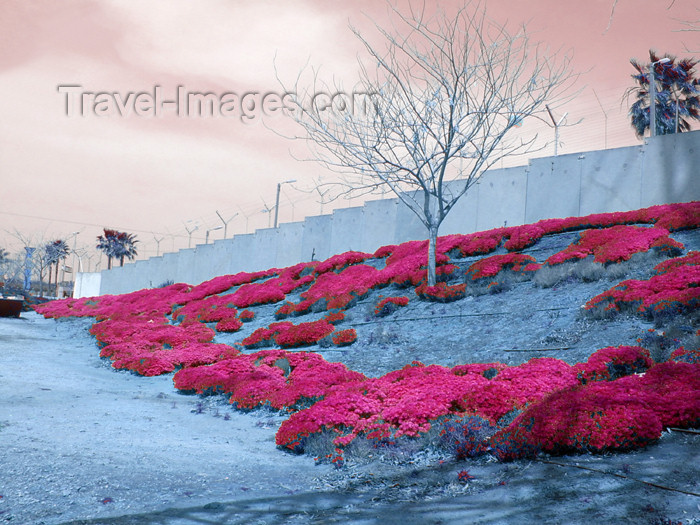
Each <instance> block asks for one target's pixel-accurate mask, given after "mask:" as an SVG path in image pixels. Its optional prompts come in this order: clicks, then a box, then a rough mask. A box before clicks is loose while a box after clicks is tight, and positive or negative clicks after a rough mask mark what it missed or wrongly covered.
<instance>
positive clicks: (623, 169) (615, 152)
mask: <svg viewBox="0 0 700 525" xmlns="http://www.w3.org/2000/svg"><path fill="white" fill-rule="evenodd" d="M581 156H583V157H585V158H584V159H581V161H580V162H581V167H582V170H581V210H580V211H581V215H589V214H591V213H603V212H606V211H610V210H616V211H628V210H635V209H638V208H641V207H642V206H641V194H640V187H641V186H640V184H641V177H642V164H643V157H642V148H641V147H630V148H615V149H609V150H605V151H597V152H595V154H584V155H581Z"/></svg>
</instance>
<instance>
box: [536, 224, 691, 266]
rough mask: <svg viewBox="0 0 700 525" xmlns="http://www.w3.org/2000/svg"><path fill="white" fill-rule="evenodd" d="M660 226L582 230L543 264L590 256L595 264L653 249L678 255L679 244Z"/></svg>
mask: <svg viewBox="0 0 700 525" xmlns="http://www.w3.org/2000/svg"><path fill="white" fill-rule="evenodd" d="M668 234H669V231H668V230H666V229H664V228H658V227H654V228H640V227H638V226H623V225H620V226H612V227H610V228H604V229H600V230H586V231H584V232H583V233H581V240H579V241H578V242H576V243H574V244H571V245H569V246H568V247H567V248H566V249H565V250H563V251H561V252H559V253H555V254H554V255H552V256H551V257H550V258H549V259H547V264H561V263H563V262H565V261H570V260H572V259H585V258H586V257H588V256H589V255H593V260H594V261H595V262H599V263H610V262H621V261H627V260H629V258H630V257H631V256H632V255H633V254H635V253H639V252H646V251H649V250H650V249H651V248H655V249H657V250H659V251H664V252H668V253H669V254H676V255H678V254H679V253H680V251H681V250H682V249H683V245H682V244H681V243H679V242H676V241H674V240H673V239H671V238H670V237H669V236H668Z"/></svg>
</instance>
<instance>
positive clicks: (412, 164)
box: [288, 3, 574, 285]
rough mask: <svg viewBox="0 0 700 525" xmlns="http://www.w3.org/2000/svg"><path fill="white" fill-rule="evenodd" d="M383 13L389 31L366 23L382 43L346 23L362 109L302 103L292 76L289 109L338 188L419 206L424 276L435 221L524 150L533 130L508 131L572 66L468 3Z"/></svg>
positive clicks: (558, 88)
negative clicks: (354, 46)
mask: <svg viewBox="0 0 700 525" xmlns="http://www.w3.org/2000/svg"><path fill="white" fill-rule="evenodd" d="M390 14H391V16H392V28H391V30H387V29H384V28H382V27H380V26H378V25H377V26H376V28H377V30H378V31H379V36H380V37H381V38H382V40H383V42H384V43H385V47H379V46H377V45H375V44H373V43H371V42H370V40H369V39H368V38H366V37H365V36H363V35H362V34H361V33H360V31H359V30H357V29H355V28H352V27H351V30H352V32H353V33H354V34H355V36H356V37H357V38H358V39H359V40H360V42H361V43H362V44H363V45H364V48H365V50H366V51H367V53H368V60H365V61H364V62H363V61H362V60H360V71H359V76H360V84H361V92H363V93H367V94H370V95H371V101H372V105H371V106H370V107H369V111H365V112H363V113H362V114H357V113H360V112H358V111H357V108H354V109H355V111H354V113H353V112H349V111H347V109H348V107H349V105H348V101H347V100H343V99H342V97H335V98H334V100H333V104H332V105H330V106H329V107H320V106H319V105H318V104H316V105H312V106H310V107H307V106H306V105H305V103H304V101H305V100H308V99H310V98H311V97H310V94H311V93H310V91H309V90H308V89H307V90H306V91H305V93H304V94H302V95H300V92H299V90H298V88H299V84H300V80H299V79H300V78H301V74H300V77H298V78H297V81H296V84H295V86H293V87H294V88H297V89H294V90H292V91H293V92H295V93H296V97H295V100H296V104H297V106H296V107H295V111H294V112H293V116H294V118H295V120H296V121H297V123H298V124H300V125H301V127H302V128H303V130H304V132H305V133H303V135H302V136H301V137H296V138H301V139H303V140H304V141H306V143H307V144H309V146H310V148H311V151H312V155H311V156H312V160H315V161H318V162H320V163H322V164H323V165H325V166H326V167H327V168H329V169H331V170H335V171H338V172H341V173H343V174H344V175H343V177H342V178H341V179H340V184H341V185H342V188H343V191H342V192H340V193H341V194H345V195H347V194H348V193H354V194H358V193H359V194H361V193H368V192H372V191H374V190H378V189H382V188H384V189H385V188H387V187H388V188H389V189H390V190H391V191H392V192H393V193H394V194H396V195H397V196H398V198H399V199H400V201H401V202H402V203H403V204H404V205H406V206H407V207H408V208H409V209H410V210H411V211H413V212H414V213H415V214H416V215H417V216H418V218H419V219H420V221H421V222H422V223H423V225H424V226H425V227H426V229H427V231H428V239H429V243H428V246H429V248H428V284H430V285H434V284H435V282H436V272H435V248H436V239H437V235H438V230H439V227H440V224H441V223H442V222H443V221H444V219H445V217H446V216H447V215H448V213H449V212H450V210H452V209H453V207H454V206H455V204H456V203H457V201H458V200H459V199H460V198H461V197H462V196H463V195H464V194H465V193H466V192H467V190H468V189H469V188H470V187H471V186H472V185H473V184H474V183H475V182H476V181H477V180H478V178H479V176H480V175H481V174H482V173H483V172H484V171H486V170H487V169H488V168H489V167H490V166H491V165H493V164H494V163H496V162H498V161H499V160H501V159H502V158H504V157H508V156H512V155H518V154H524V153H528V152H531V151H533V149H534V148H535V138H536V137H531V138H528V139H523V138H522V137H519V136H517V134H516V133H513V131H514V129H515V128H517V127H519V126H520V125H521V123H522V122H523V120H524V119H527V118H529V117H533V116H537V115H539V114H544V112H545V111H546V108H545V104H546V103H548V104H549V105H550V106H551V107H554V105H555V103H556V100H557V98H558V97H559V96H560V95H561V94H562V93H563V92H564V91H565V90H566V88H568V87H569V84H570V81H572V80H573V79H574V75H572V73H571V71H570V68H569V63H570V61H569V58H568V57H566V56H563V57H561V58H558V57H557V54H556V53H555V54H550V53H548V52H547V50H545V49H542V48H540V47H539V45H537V44H533V43H531V41H530V40H529V37H528V35H527V33H526V31H525V28H524V27H522V28H520V29H519V30H517V32H514V33H511V32H509V31H508V30H507V29H506V27H505V26H503V25H500V24H497V23H495V22H493V21H491V20H490V19H489V18H488V17H487V15H486V12H485V9H483V8H482V6H481V4H478V3H477V4H471V3H468V4H466V5H465V6H464V7H462V8H461V9H459V10H458V12H457V13H456V14H455V13H450V14H448V13H446V12H445V11H443V10H441V9H439V8H438V9H436V10H435V12H434V13H432V14H428V13H427V12H426V7H425V6H423V8H422V9H414V8H412V7H411V8H410V13H408V14H403V13H401V12H400V11H399V10H398V9H396V8H394V7H391V11H390ZM316 84H318V82H316ZM321 87H325V88H327V86H321ZM334 89H335V90H334V91H331V92H342V90H341V89H338V88H337V87H336V86H334ZM288 91H289V90H288ZM313 92H314V93H318V92H319V86H318V85H314V86H313ZM350 102H352V101H350ZM340 110H344V111H340Z"/></svg>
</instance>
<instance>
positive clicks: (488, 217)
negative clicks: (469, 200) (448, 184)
mask: <svg viewBox="0 0 700 525" xmlns="http://www.w3.org/2000/svg"><path fill="white" fill-rule="evenodd" d="M477 188H478V192H479V205H480V206H479V209H478V211H477V216H476V227H475V229H474V231H482V230H490V229H492V228H500V227H502V226H504V225H506V226H518V225H520V224H524V223H525V195H526V191H527V170H526V168H525V167H524V166H521V167H517V168H506V169H498V170H493V171H488V172H486V173H485V174H484V175H483V177H482V178H481V180H480V181H479V185H478V186H477Z"/></svg>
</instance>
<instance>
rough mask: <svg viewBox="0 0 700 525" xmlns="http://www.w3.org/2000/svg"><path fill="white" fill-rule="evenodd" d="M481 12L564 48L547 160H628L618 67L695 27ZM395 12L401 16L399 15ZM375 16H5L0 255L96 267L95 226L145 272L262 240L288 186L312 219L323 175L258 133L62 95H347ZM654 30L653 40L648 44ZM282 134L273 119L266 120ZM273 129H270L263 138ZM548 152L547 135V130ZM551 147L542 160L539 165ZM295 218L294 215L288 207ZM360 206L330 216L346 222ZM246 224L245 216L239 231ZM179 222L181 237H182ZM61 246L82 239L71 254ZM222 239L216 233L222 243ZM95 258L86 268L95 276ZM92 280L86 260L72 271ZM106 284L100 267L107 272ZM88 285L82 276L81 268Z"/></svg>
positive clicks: (493, 5)
mask: <svg viewBox="0 0 700 525" xmlns="http://www.w3.org/2000/svg"><path fill="white" fill-rule="evenodd" d="M613 1H614V0H588V1H586V2H574V1H563V0H527V1H525V0H488V1H487V2H484V3H485V4H487V6H488V10H489V13H490V14H491V16H493V17H494V18H495V19H497V20H502V21H505V20H506V19H507V20H508V22H509V23H512V24H515V23H523V22H527V24H528V30H529V31H530V32H531V33H532V36H533V39H534V40H541V41H543V42H544V43H546V44H547V45H549V46H550V47H551V48H554V49H558V48H564V49H570V50H572V51H573V55H574V66H575V68H576V70H577V71H578V72H580V73H581V77H580V79H579V82H578V84H577V87H578V88H579V89H581V93H580V95H579V96H577V97H576V99H575V100H573V101H571V102H570V103H569V104H568V105H567V106H566V107H563V108H561V110H560V112H559V115H558V116H561V115H563V113H564V112H568V118H567V122H569V123H573V122H576V121H578V120H580V119H583V120H582V122H581V123H580V124H578V125H577V126H572V127H567V128H564V129H563V130H562V132H561V140H562V142H563V145H562V146H560V153H574V152H577V151H586V150H592V149H600V148H603V147H604V145H605V140H606V138H605V117H604V113H603V110H602V109H601V107H600V106H599V105H598V102H597V101H596V98H595V96H594V94H593V89H595V91H596V93H597V94H598V97H599V98H600V101H601V103H602V105H603V108H604V110H605V111H606V112H607V114H608V119H607V125H608V131H607V145H608V147H619V146H626V145H632V144H638V143H639V141H638V140H637V139H636V138H635V136H634V133H633V131H632V129H631V127H630V126H629V123H628V118H627V104H626V103H623V101H622V97H623V94H624V92H625V90H626V89H627V88H628V87H630V85H631V82H630V75H631V73H632V68H631V66H630V65H629V59H630V58H631V57H637V58H639V59H642V60H644V59H645V58H646V57H647V56H648V50H649V48H655V49H657V50H658V51H660V52H662V53H666V52H667V53H672V54H676V55H678V56H689V55H690V53H688V52H687V51H686V47H689V48H694V49H695V50H698V49H700V36H699V35H700V34H699V33H688V32H678V30H679V29H681V28H682V27H683V25H682V23H681V22H680V21H679V20H697V19H698V18H700V13H699V12H698V11H697V10H696V7H695V5H696V2H695V1H694V0H675V1H673V0H619V1H618V5H617V7H616V10H615V16H614V18H613V20H612V24H611V26H610V28H609V29H608V30H607V31H606V28H607V26H608V21H609V18H610V11H611V8H612V5H613ZM403 3H405V2H402V3H401V4H400V5H402V4H403ZM385 16H386V7H385V5H384V4H383V3H382V2H370V1H367V0H365V1H362V2H339V1H328V0H316V1H311V0H307V1H291V2H282V1H277V2H275V1H271V0H261V1H260V0H259V1H255V2H246V3H244V2H242V1H234V0H228V1H226V0H201V1H198V2H192V1H190V0H168V1H165V0H162V1H154V0H145V1H140V2H123V1H118V0H111V1H109V0H107V1H106V0H102V1H97V0H64V1H62V2H55V1H53V0H23V1H19V0H13V1H8V2H2V3H1V4H0V76H1V78H0V114H1V115H2V118H1V119H0V183H1V185H0V188H2V200H1V201H0V202H2V204H0V247H4V248H6V249H8V250H9V251H10V252H15V251H17V250H21V246H22V245H21V243H20V242H18V241H17V240H16V239H15V238H14V237H13V236H12V235H10V234H8V233H7V232H13V231H15V230H17V231H19V232H21V233H22V235H23V236H25V237H27V238H32V239H34V240H35V242H38V241H39V240H43V241H49V240H53V239H56V238H64V239H66V238H69V244H70V245H71V246H72V245H73V242H75V244H76V246H77V247H78V248H81V247H82V248H85V249H86V250H88V252H89V254H94V253H95V250H94V244H95V237H96V236H97V235H98V234H99V233H101V229H102V227H108V228H116V229H119V230H122V231H128V232H133V233H136V234H137V236H138V238H139V239H140V241H141V242H140V244H139V245H138V248H139V252H140V256H141V257H140V258H142V257H148V256H152V255H155V254H156V249H157V244H156V241H155V239H163V240H162V241H161V242H160V252H161V253H163V252H164V251H172V250H173V249H177V248H182V247H186V246H187V242H188V240H187V232H186V230H185V224H187V225H188V227H190V228H192V227H193V226H195V225H197V226H198V230H197V231H195V233H194V234H193V245H194V244H195V243H201V242H203V241H204V237H205V231H206V230H207V229H210V228H214V227H216V226H219V225H221V224H222V223H221V221H220V220H219V218H218V217H217V215H216V213H215V212H216V210H218V211H219V212H220V213H221V214H222V215H223V216H224V218H225V219H228V218H230V217H232V216H233V215H234V214H236V213H238V216H237V217H235V218H234V219H233V221H232V222H231V223H230V224H229V226H228V236H229V237H231V236H232V235H233V234H239V233H244V232H245V231H246V223H247V229H248V231H250V232H252V231H254V229H255V228H261V227H266V226H267V224H268V215H267V214H265V213H262V210H263V207H264V206H265V205H267V206H268V207H272V206H273V204H274V198H275V190H276V184H277V183H278V182H280V181H283V180H288V179H296V180H297V181H298V182H297V183H296V184H295V185H294V186H291V185H285V186H284V187H283V188H284V192H283V194H282V199H281V205H280V222H290V221H292V220H295V221H298V220H302V219H303V218H304V216H305V215H314V214H317V213H318V212H319V211H320V204H319V203H318V202H317V198H316V197H314V195H313V194H310V193H303V192H302V191H300V190H299V189H305V188H310V187H311V185H312V181H313V180H314V179H316V178H318V177H319V176H324V177H328V176H329V174H328V173H326V172H325V171H324V170H323V168H321V167H320V166H318V165H315V164H311V163H304V162H300V161H297V160H295V159H294V158H293V157H292V156H291V155H290V148H293V149H294V151H295V152H297V151H298V149H297V148H298V147H297V146H296V145H295V144H292V143H290V142H289V141H287V140H285V139H283V138H281V137H279V136H277V135H275V134H274V133H273V132H272V131H270V129H269V128H268V127H266V126H265V125H263V124H262V123H261V121H260V120H255V121H254V122H252V123H249V124H245V123H242V122H241V121H240V120H239V119H236V118H225V117H217V118H212V117H208V118H201V117H180V118H178V117H176V116H175V115H174V112H173V113H168V114H165V113H163V114H161V115H159V116H148V117H146V116H136V115H133V114H132V115H131V116H128V117H119V116H117V115H115V114H111V115H106V116H96V115H94V114H92V113H89V114H86V115H85V116H78V115H75V114H74V115H73V116H70V117H69V116H67V115H66V114H65V107H64V106H65V95H64V94H62V93H59V91H58V89H57V87H58V86H59V85H69V84H70V85H80V86H82V88H81V89H82V90H83V91H91V92H98V91H106V92H111V93H120V94H123V95H124V96H126V94H128V93H129V92H139V91H149V92H153V89H154V86H161V89H162V93H163V95H164V96H165V97H166V98H172V96H171V95H173V94H174V93H175V90H176V86H178V85H181V86H185V87H186V89H187V90H188V91H213V92H216V93H223V92H226V91H233V92H236V93H239V94H243V93H246V92H248V91H259V92H269V91H273V92H281V91H282V90H281V88H280V86H279V84H278V82H277V80H276V76H275V68H274V64H277V68H278V72H279V75H280V76H281V77H282V78H284V79H289V80H290V81H291V80H293V79H294V77H295V76H296V74H297V73H298V72H299V70H300V69H301V68H303V67H304V65H305V64H307V62H308V63H309V64H311V65H314V66H320V67H321V75H322V76H323V77H324V78H326V79H329V80H330V79H331V78H332V77H333V76H335V77H339V78H342V79H344V80H345V82H346V85H347V84H351V83H352V82H353V79H354V78H355V72H356V71H357V66H356V64H357V61H356V54H357V53H358V52H361V48H360V46H359V44H358V43H357V42H356V41H355V39H354V36H353V35H352V34H351V33H350V31H349V29H348V21H351V22H352V23H353V24H354V25H355V26H357V27H359V28H362V29H366V30H367V31H368V32H370V34H371V29H372V20H375V21H381V20H383V19H384V17H385ZM652 29H653V30H652ZM277 118H284V117H277ZM272 125H274V123H272ZM543 132H544V138H546V139H547V140H552V139H553V131H552V130H550V129H544V130H543ZM552 152H553V146H551V147H550V148H549V149H548V150H546V151H544V152H542V153H539V155H546V154H551V153H552ZM292 203H293V204H294V205H293V206H292ZM359 204H360V202H359V201H355V202H348V201H339V202H336V203H333V204H331V205H329V204H326V205H325V207H324V211H325V212H328V211H330V210H331V209H332V208H333V207H345V206H349V205H359ZM246 216H247V217H246ZM188 221H189V222H188ZM73 232H80V233H79V234H78V235H77V239H76V240H75V241H74V240H73V238H72V237H70V236H71V234H72V233H73ZM222 235H223V230H217V231H212V232H211V237H210V239H220V238H221V237H222ZM97 260H98V258H97V256H94V257H92V259H91V260H90V264H91V269H94V266H95V263H96V261H97ZM84 264H85V265H87V264H88V261H87V259H86V260H85V261H84ZM102 268H104V262H103V263H102ZM85 269H87V268H85Z"/></svg>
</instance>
